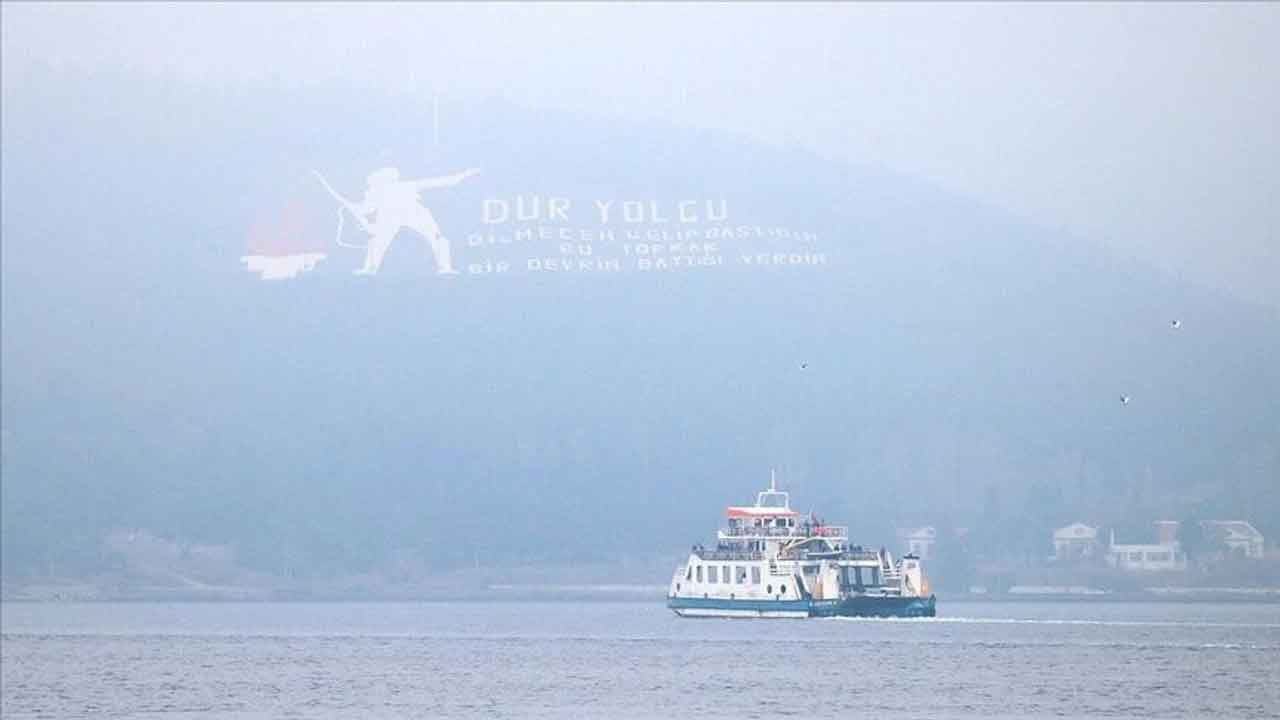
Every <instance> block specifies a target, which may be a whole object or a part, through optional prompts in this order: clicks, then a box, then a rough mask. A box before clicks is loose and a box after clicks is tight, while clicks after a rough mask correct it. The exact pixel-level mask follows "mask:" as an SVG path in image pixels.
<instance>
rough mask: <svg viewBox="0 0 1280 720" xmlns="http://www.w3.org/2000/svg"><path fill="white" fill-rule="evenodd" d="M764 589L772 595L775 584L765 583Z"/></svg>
mask: <svg viewBox="0 0 1280 720" xmlns="http://www.w3.org/2000/svg"><path fill="white" fill-rule="evenodd" d="M764 591H765V592H766V593H768V594H770V595H772V594H773V586H772V585H765V586H764Z"/></svg>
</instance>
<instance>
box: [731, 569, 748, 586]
mask: <svg viewBox="0 0 1280 720" xmlns="http://www.w3.org/2000/svg"><path fill="white" fill-rule="evenodd" d="M733 581H734V582H736V583H738V584H739V585H742V584H743V583H745V582H746V581H747V569H746V568H744V567H742V566H741V565H738V566H737V567H735V568H734V569H733Z"/></svg>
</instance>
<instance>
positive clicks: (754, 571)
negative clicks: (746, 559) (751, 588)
mask: <svg viewBox="0 0 1280 720" xmlns="http://www.w3.org/2000/svg"><path fill="white" fill-rule="evenodd" d="M751 582H752V583H754V584H756V585H759V584H760V568H758V567H753V568H751Z"/></svg>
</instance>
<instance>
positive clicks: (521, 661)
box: [0, 602, 1280, 720]
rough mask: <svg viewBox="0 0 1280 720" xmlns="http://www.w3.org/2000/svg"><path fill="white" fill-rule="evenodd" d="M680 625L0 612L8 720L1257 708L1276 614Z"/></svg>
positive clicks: (548, 617) (479, 612) (573, 608)
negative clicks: (29, 719) (44, 719)
mask: <svg viewBox="0 0 1280 720" xmlns="http://www.w3.org/2000/svg"><path fill="white" fill-rule="evenodd" d="M940 611H942V612H944V613H945V614H946V615H947V616H946V617H941V618H937V619H934V620H848V619H830V620H682V619H679V618H676V617H675V616H673V615H672V614H671V613H670V612H668V611H667V610H666V609H665V608H664V607H662V605H661V604H655V603H563V602H553V603H534V602H529V603H516V602H503V603H419V604H391V603H369V604H355V603H332V604H325V603H316V604H309V603H299V604H286V603H281V604H233V603H226V604H222V603H219V604H199V603H173V604H166V603H130V604H83V605H80V604H26V603H5V604H3V605H2V606H0V629H2V630H3V643H2V647H0V661H2V662H0V686H2V687H0V700H2V706H0V709H2V710H3V713H2V714H3V716H4V717H5V718H14V719H15V720H16V719H18V718H80V717H110V718H157V717H159V718H164V717H170V716H172V717H181V718H424V717H450V718H503V717H511V718H527V717H533V718H552V717H554V718H567V717H575V718H576V717H604V718H676V717H691V716H697V717H722V718H730V717H732V718H774V717H778V716H801V717H837V716H839V717H877V718H881V717H903V718H908V717H909V718H977V717H982V718H1006V717H1007V718H1043V717H1160V718H1208V717H1213V718H1234V717H1239V718H1261V717H1277V716H1278V715H1280V606H1277V605H1178V604H1150V605H1147V604H1120V603H1117V604H1094V603H1089V604H1065V603H1064V604H1058V603H1034V604H1033V603H1011V604H1000V603H951V604H946V605H941V606H940Z"/></svg>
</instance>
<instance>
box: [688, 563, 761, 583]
mask: <svg viewBox="0 0 1280 720" xmlns="http://www.w3.org/2000/svg"><path fill="white" fill-rule="evenodd" d="M702 569H703V566H702V565H698V566H697V567H690V568H687V569H686V570H685V573H684V579H685V580H693V579H694V576H695V573H696V575H697V580H696V582H703V579H702V578H703V574H702ZM706 569H707V573H706V582H709V583H718V582H720V578H724V582H725V583H736V584H738V585H746V584H747V568H745V567H743V566H742V565H735V566H734V567H733V570H734V572H733V573H730V572H729V566H728V565H707V566H706ZM751 582H752V584H754V585H759V584H760V568H758V567H752V568H751Z"/></svg>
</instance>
